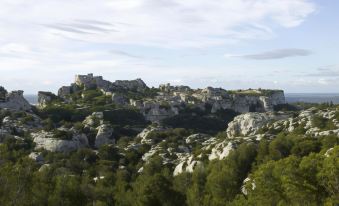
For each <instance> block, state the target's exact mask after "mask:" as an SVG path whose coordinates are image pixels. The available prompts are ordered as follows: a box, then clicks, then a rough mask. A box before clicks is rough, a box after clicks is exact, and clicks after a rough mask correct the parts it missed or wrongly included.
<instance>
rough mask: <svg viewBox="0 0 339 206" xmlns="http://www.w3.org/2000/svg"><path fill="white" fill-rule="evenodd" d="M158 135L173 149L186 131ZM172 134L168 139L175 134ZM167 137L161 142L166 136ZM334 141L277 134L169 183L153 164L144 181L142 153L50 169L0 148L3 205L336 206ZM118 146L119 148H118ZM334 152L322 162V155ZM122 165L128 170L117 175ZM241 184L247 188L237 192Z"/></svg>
mask: <svg viewBox="0 0 339 206" xmlns="http://www.w3.org/2000/svg"><path fill="white" fill-rule="evenodd" d="M170 132H172V133H169V134H166V132H163V133H162V135H163V136H164V137H166V138H174V139H173V140H174V142H175V141H178V140H179V139H180V136H182V135H188V134H189V131H185V130H178V131H177V133H176V131H170ZM173 132H174V133H173ZM166 135H167V136H166ZM338 143H339V137H337V136H326V137H321V138H301V137H300V136H298V135H291V134H283V133H281V134H279V135H278V137H277V138H275V139H274V140H272V141H269V140H266V139H263V140H261V141H260V142H259V143H258V144H253V143H243V144H241V145H240V146H239V147H238V148H237V149H236V150H234V151H233V152H231V154H230V155H229V156H228V157H227V158H226V159H224V160H221V161H211V162H206V165H205V167H199V168H197V169H196V170H195V171H194V173H193V174H190V173H182V174H180V175H178V176H175V177H173V176H172V172H171V171H172V170H173V165H163V164H162V161H161V160H160V158H159V157H155V158H153V159H152V160H151V161H150V162H149V164H147V166H145V167H144V170H143V172H142V173H138V172H137V169H138V164H139V161H140V157H141V155H142V154H143V153H144V152H145V149H146V148H139V149H138V150H131V151H130V152H129V153H127V154H126V155H124V156H122V155H121V151H119V149H117V148H116V147H113V146H108V145H105V146H102V147H101V148H100V149H99V151H98V153H95V152H94V151H92V150H90V149H81V150H78V151H76V152H73V153H71V154H62V153H51V152H47V151H44V152H43V155H44V158H45V159H46V161H47V162H49V164H50V166H49V167H45V168H41V169H39V167H40V166H39V165H38V164H37V163H35V162H33V161H32V160H30V159H28V158H27V155H28V154H29V152H30V151H31V150H32V149H33V146H34V145H33V144H32V142H30V141H28V140H25V141H23V140H19V139H18V140H13V139H8V140H7V141H5V143H4V144H1V145H0V162H1V167H0V184H1V187H0V202H1V205H93V204H94V205H145V206H146V205H147V206H152V205H156V206H158V205H191V206H196V205H211V206H215V205H323V204H327V205H335V204H336V203H338V201H339V196H338V194H339V187H338V186H339V182H338V177H339V146H336V145H338ZM118 144H123V143H118ZM330 148H333V149H332V150H331V151H330V152H328V154H326V155H325V152H326V151H328V149H330ZM121 162H124V164H125V165H126V167H123V168H121V167H120V168H119V167H118V165H119V163H121ZM246 177H249V178H250V179H251V180H254V181H253V182H252V181H251V180H250V181H248V182H247V184H245V186H244V188H243V190H244V189H245V190H246V194H247V195H244V194H243V193H242V191H241V189H242V185H243V181H244V179H245V178H246Z"/></svg>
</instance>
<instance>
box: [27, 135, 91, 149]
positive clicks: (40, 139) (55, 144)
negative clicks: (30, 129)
mask: <svg viewBox="0 0 339 206" xmlns="http://www.w3.org/2000/svg"><path fill="white" fill-rule="evenodd" d="M31 136H32V139H33V142H35V144H36V146H35V148H36V149H45V150H48V151H51V152H64V153H68V152H71V151H75V150H78V149H80V148H83V147H87V146H88V140H87V137H86V135H84V134H74V135H73V137H72V139H71V140H62V139H57V138H54V134H53V133H51V132H45V131H40V132H37V133H31Z"/></svg>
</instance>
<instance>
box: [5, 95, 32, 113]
mask: <svg viewBox="0 0 339 206" xmlns="http://www.w3.org/2000/svg"><path fill="white" fill-rule="evenodd" d="M23 94H24V92H23V91H22V90H18V91H12V92H10V93H8V94H6V95H5V98H4V99H2V100H1V101H0V108H6V109H11V110H19V111H30V110H31V109H32V106H31V105H30V104H29V102H28V101H27V100H26V99H25V98H24V95H23Z"/></svg>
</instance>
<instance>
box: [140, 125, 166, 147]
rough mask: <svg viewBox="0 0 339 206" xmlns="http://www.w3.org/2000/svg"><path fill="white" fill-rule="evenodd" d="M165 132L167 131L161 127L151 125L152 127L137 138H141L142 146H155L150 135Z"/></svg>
mask: <svg viewBox="0 0 339 206" xmlns="http://www.w3.org/2000/svg"><path fill="white" fill-rule="evenodd" d="M164 130H166V129H165V128H163V127H161V126H152V125H151V126H149V127H147V128H145V129H144V130H143V131H142V132H140V133H139V134H138V135H137V138H139V139H140V140H141V141H140V142H141V143H142V144H153V143H154V140H152V139H150V138H149V135H150V134H151V133H152V132H161V131H164Z"/></svg>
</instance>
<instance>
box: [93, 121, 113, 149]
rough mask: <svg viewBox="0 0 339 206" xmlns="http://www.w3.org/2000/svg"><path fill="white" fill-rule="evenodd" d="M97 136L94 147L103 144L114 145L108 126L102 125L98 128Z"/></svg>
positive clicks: (111, 131) (111, 132)
mask: <svg viewBox="0 0 339 206" xmlns="http://www.w3.org/2000/svg"><path fill="white" fill-rule="evenodd" d="M97 130H98V133H97V136H96V137H95V147H96V148H99V147H100V146H101V145H104V144H114V143H115V141H114V138H113V137H112V134H113V128H112V127H111V126H110V125H107V124H103V125H100V126H99V127H98V128H97Z"/></svg>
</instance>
